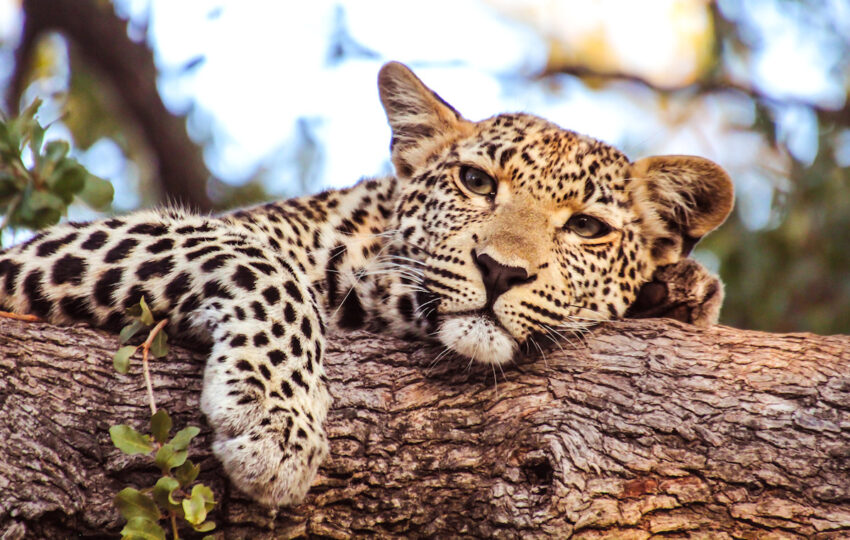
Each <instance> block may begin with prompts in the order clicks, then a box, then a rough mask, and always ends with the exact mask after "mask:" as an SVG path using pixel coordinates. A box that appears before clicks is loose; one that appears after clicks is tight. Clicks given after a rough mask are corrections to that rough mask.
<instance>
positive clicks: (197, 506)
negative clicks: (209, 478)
mask: <svg viewBox="0 0 850 540" xmlns="http://www.w3.org/2000/svg"><path fill="white" fill-rule="evenodd" d="M199 487H206V486H195V487H194V488H192V495H191V496H190V497H189V498H186V499H183V501H182V502H181V504H182V505H183V512H184V513H185V514H186V515H185V518H186V521H188V522H189V523H191V524H192V525H193V526H195V525H200V524H201V523H203V522H204V520H206V519H207V501H206V497H205V495H206V494H205V493H203V492H202V491H201V490H199V489H198V488H199ZM206 489H207V490H208V491H209V488H206ZM210 493H212V492H210Z"/></svg>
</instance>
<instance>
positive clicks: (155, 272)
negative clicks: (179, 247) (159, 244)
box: [136, 255, 174, 280]
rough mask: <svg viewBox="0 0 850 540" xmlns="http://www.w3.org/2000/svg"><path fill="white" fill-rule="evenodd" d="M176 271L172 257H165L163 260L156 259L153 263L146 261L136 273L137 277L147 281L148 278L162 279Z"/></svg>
mask: <svg viewBox="0 0 850 540" xmlns="http://www.w3.org/2000/svg"><path fill="white" fill-rule="evenodd" d="M173 269H174V259H173V258H172V257H171V255H168V256H167V257H163V258H161V259H155V260H153V261H146V262H144V263H142V265H141V266H139V269H138V270H137V271H136V276H138V278H139V279H141V280H146V279H148V278H151V277H154V276H157V277H162V276H165V275H167V274H168V273H169V272H171V270H173Z"/></svg>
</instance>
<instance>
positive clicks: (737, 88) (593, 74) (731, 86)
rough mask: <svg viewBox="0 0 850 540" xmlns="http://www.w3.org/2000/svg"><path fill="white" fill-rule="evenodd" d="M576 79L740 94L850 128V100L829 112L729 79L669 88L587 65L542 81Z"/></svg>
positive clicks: (667, 91)
mask: <svg viewBox="0 0 850 540" xmlns="http://www.w3.org/2000/svg"><path fill="white" fill-rule="evenodd" d="M558 74H564V75H572V76H573V77H577V78H579V79H593V80H598V81H608V82H628V83H632V84H636V85H638V86H642V87H644V88H647V89H649V90H652V91H653V92H655V93H657V94H659V95H666V96H680V95H705V94H716V93H721V92H737V93H740V94H744V95H745V96H747V97H749V98H750V99H753V100H754V101H757V102H760V103H766V104H770V105H799V106H802V107H807V108H810V109H812V110H813V111H814V112H815V113H816V114H817V115H818V118H819V119H820V120H821V121H822V122H828V123H833V124H837V125H841V126H848V125H850V99H848V100H845V102H844V105H843V106H842V107H840V108H829V107H825V106H823V105H820V104H818V103H816V102H813V101H809V100H806V99H800V98H796V97H793V96H783V97H777V96H773V95H771V94H769V93H767V92H765V91H763V90H761V89H760V88H758V87H755V86H749V85H747V84H745V83H742V82H738V81H733V80H731V79H729V78H726V77H710V78H706V79H701V80H699V81H697V82H694V83H692V84H687V85H684V86H665V85H659V84H656V83H654V82H652V81H650V80H649V79H646V78H645V77H641V76H640V75H635V74H633V73H626V72H620V71H610V72H603V71H597V70H595V69H592V68H589V67H587V66H584V65H558V66H552V67H549V68H547V69H546V70H545V71H543V72H542V73H541V74H540V77H550V76H553V75H558Z"/></svg>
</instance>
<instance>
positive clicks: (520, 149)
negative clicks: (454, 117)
mask: <svg viewBox="0 0 850 540" xmlns="http://www.w3.org/2000/svg"><path fill="white" fill-rule="evenodd" d="M453 154H454V155H453V156H447V159H450V158H451V157H454V158H456V159H458V160H459V161H460V162H463V163H469V164H475V165H476V166H480V167H482V168H484V169H485V170H486V171H487V172H488V173H490V174H491V175H492V176H493V177H494V178H496V179H497V180H499V181H500V182H504V183H507V184H508V185H510V187H511V190H512V191H514V192H524V193H528V194H531V195H532V196H534V197H536V198H539V199H541V200H546V201H551V202H553V203H556V204H558V205H562V204H565V203H571V202H576V201H578V202H581V203H585V204H586V203H588V202H591V201H597V202H603V203H604V202H614V200H615V199H617V196H616V193H617V192H621V191H622V189H623V184H624V181H625V180H626V178H627V172H628V168H629V166H630V161H629V159H628V158H627V157H626V156H625V154H623V153H622V152H620V151H619V150H617V149H616V148H614V147H613V146H611V145H608V144H606V143H604V142H601V141H599V140H596V139H594V138H592V137H588V136H585V135H582V134H579V133H576V132H574V131H570V130H567V129H563V128H561V127H559V126H558V125H556V124H554V123H552V122H549V121H547V120H545V119H543V118H539V117H537V116H534V115H531V114H524V113H513V114H500V115H497V116H494V117H492V118H488V119H486V120H482V121H480V122H477V123H475V124H474V128H473V130H472V133H471V134H470V135H468V136H465V137H463V138H461V139H459V140H458V141H457V145H456V150H455V152H453Z"/></svg>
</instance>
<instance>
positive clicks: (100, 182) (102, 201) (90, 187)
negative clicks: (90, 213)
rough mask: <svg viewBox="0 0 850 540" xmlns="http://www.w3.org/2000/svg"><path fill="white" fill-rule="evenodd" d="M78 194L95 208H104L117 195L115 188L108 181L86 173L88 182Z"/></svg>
mask: <svg viewBox="0 0 850 540" xmlns="http://www.w3.org/2000/svg"><path fill="white" fill-rule="evenodd" d="M78 196H79V197H80V198H81V199H82V200H83V201H84V202H85V203H86V204H87V205H89V206H91V207H92V208H94V209H95V210H104V209H106V208H107V207H108V206H109V204H110V203H111V202H112V198H113V197H114V196H115V188H114V187H112V184H110V183H109V182H108V181H106V180H104V179H103V178H100V177H98V176H95V175H93V174H88V175H86V183H85V185H84V186H83V190H82V191H80V192H79V193H78Z"/></svg>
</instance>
